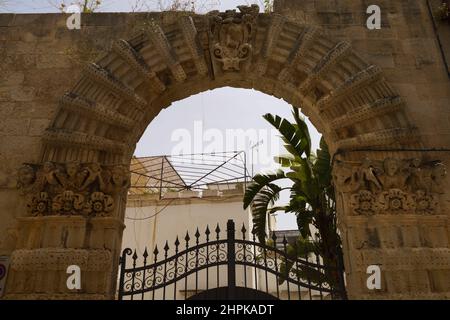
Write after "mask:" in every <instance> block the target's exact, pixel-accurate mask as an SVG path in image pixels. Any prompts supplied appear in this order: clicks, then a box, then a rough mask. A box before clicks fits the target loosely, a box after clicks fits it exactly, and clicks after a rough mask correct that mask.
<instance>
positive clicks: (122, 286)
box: [118, 248, 131, 300]
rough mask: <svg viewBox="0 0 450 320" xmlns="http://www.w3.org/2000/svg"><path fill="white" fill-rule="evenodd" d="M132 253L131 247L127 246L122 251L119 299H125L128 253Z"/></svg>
mask: <svg viewBox="0 0 450 320" xmlns="http://www.w3.org/2000/svg"><path fill="white" fill-rule="evenodd" d="M130 254H131V249H130V248H126V249H125V250H123V252H122V256H121V257H120V260H119V262H120V279H119V296H118V299H119V300H123V290H124V282H125V280H124V279H125V267H126V264H127V255H130Z"/></svg>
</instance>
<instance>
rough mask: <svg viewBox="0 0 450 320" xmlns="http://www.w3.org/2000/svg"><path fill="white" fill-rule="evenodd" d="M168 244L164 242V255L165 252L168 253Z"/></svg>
mask: <svg viewBox="0 0 450 320" xmlns="http://www.w3.org/2000/svg"><path fill="white" fill-rule="evenodd" d="M169 249H170V248H169V242H168V241H167V240H166V244H165V245H164V251H165V252H166V254H167V251H169Z"/></svg>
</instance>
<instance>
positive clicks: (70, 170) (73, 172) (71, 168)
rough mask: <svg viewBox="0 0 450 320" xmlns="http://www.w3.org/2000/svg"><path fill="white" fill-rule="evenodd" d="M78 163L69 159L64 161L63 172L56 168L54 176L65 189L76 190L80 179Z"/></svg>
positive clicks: (79, 185) (79, 184)
mask: <svg viewBox="0 0 450 320" xmlns="http://www.w3.org/2000/svg"><path fill="white" fill-rule="evenodd" d="M79 170H80V163H79V162H78V161H70V162H68V163H66V166H65V172H63V171H62V170H58V172H57V173H56V177H57V178H58V180H59V181H60V183H61V184H62V186H63V187H64V189H65V190H78V189H79V188H80V187H81V183H82V181H80V179H79Z"/></svg>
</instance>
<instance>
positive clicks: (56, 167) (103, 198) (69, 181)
mask: <svg viewBox="0 0 450 320" xmlns="http://www.w3.org/2000/svg"><path fill="white" fill-rule="evenodd" d="M129 180H130V174H129V171H128V169H127V168H126V167H125V166H120V165H119V166H110V167H107V166H100V165H99V164H98V163H88V164H80V163H78V162H75V161H74V162H68V163H66V164H57V163H53V162H46V163H44V165H42V166H37V165H30V164H25V165H23V166H22V167H21V168H20V169H19V172H18V184H17V186H18V188H19V189H20V190H21V192H22V194H23V195H24V196H25V197H26V199H27V210H28V213H29V214H30V215H31V216H50V215H84V216H110V215H111V213H112V211H113V210H114V207H115V203H116V201H117V198H118V196H119V195H122V194H123V193H124V192H126V190H127V189H128V186H129Z"/></svg>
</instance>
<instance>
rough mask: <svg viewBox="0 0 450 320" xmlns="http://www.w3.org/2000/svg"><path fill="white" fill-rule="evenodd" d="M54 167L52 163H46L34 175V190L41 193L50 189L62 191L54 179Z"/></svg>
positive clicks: (55, 170)
mask: <svg viewBox="0 0 450 320" xmlns="http://www.w3.org/2000/svg"><path fill="white" fill-rule="evenodd" d="M56 172H57V169H56V165H55V164H54V163H53V162H50V161H47V162H45V163H44V165H43V166H42V168H41V169H40V170H38V172H37V173H36V182H35V185H36V190H38V191H43V190H46V189H50V190H51V191H54V192H58V191H62V185H61V184H60V183H59V181H58V179H57V178H56Z"/></svg>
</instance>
